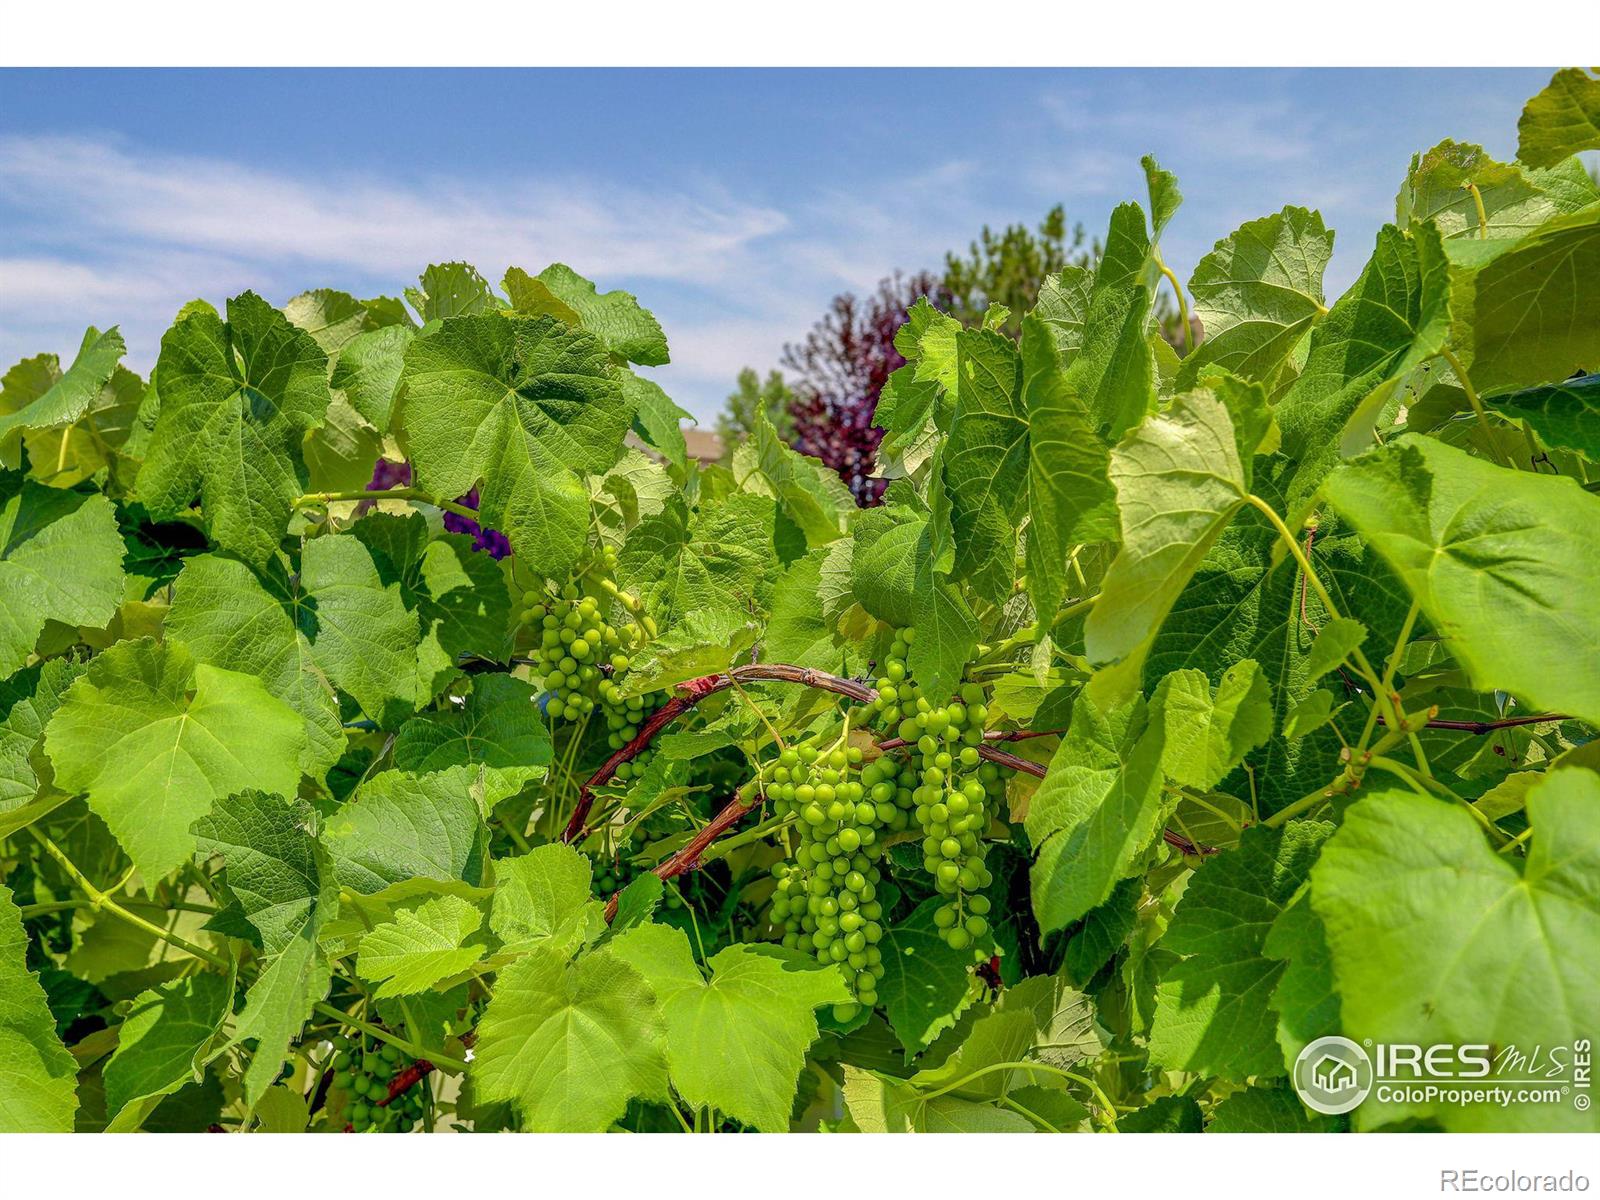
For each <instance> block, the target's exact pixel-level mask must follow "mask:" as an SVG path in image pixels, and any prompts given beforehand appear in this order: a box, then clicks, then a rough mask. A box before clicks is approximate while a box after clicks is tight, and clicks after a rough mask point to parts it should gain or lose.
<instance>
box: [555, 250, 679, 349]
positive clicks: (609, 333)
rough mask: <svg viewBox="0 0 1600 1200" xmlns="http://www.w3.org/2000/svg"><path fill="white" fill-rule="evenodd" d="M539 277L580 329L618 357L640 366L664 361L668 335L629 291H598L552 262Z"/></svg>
mask: <svg viewBox="0 0 1600 1200" xmlns="http://www.w3.org/2000/svg"><path fill="white" fill-rule="evenodd" d="M538 280H539V282H540V283H542V284H544V285H545V287H546V288H548V289H549V290H550V294H551V295H553V296H555V297H556V298H557V299H558V300H560V301H561V302H562V303H563V304H565V305H566V306H567V307H568V308H570V309H571V310H572V311H573V312H575V313H577V314H578V320H579V322H580V323H581V325H582V327H583V329H584V330H585V331H586V332H588V333H591V334H593V335H594V336H595V337H596V338H598V339H599V340H600V343H601V344H602V345H603V346H605V348H606V349H607V350H609V351H611V353H612V354H615V355H616V356H617V357H619V358H622V359H626V360H627V361H628V362H631V363H638V364H639V365H640V366H643V367H660V366H664V365H665V364H666V362H667V336H666V334H664V333H662V332H661V325H660V324H659V323H658V322H657V321H656V319H655V317H653V316H651V315H650V313H649V311H648V310H646V309H644V308H642V307H640V304H639V301H638V300H637V299H636V298H635V297H634V296H633V295H632V294H631V293H629V292H623V291H614V292H606V293H604V294H601V293H600V292H599V291H598V290H597V289H596V288H595V285H594V284H592V283H590V282H589V281H588V280H587V279H585V278H584V277H583V276H582V275H579V274H578V273H577V272H576V271H574V270H573V269H572V268H571V267H569V266H567V265H565V264H564V263H551V264H550V265H549V266H548V267H546V268H545V269H544V270H542V271H540V272H539V274H538Z"/></svg>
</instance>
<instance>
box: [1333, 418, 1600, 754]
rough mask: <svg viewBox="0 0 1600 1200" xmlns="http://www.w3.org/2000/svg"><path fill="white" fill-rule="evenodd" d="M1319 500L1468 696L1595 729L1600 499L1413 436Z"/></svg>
mask: <svg viewBox="0 0 1600 1200" xmlns="http://www.w3.org/2000/svg"><path fill="white" fill-rule="evenodd" d="M1326 494H1327V497H1328V499H1329V501H1330V502H1331V503H1332V504H1333V505H1334V507H1336V508H1337V509H1338V510H1339V511H1340V512H1341V513H1342V514H1343V515H1344V516H1345V517H1346V518H1347V519H1348V520H1349V521H1350V522H1351V523H1352V524H1353V525H1354V526H1355V527H1356V529H1358V530H1359V531H1360V532H1361V534H1362V536H1364V537H1365V538H1366V539H1367V540H1368V541H1369V542H1371V543H1372V545H1373V546H1374V547H1375V548H1376V549H1377V551H1378V552H1379V553H1380V554H1381V555H1382V556H1383V557H1384V559H1385V560H1387V561H1388V563H1389V565H1390V566H1391V567H1393V568H1394V570H1395V572H1396V574H1398V575H1399V576H1400V578H1401V579H1402V580H1403V581H1404V583H1405V585H1406V587H1407V588H1408V589H1409V590H1410V592H1411V594H1412V595H1413V596H1414V597H1415V598H1416V601H1417V603H1418V604H1419V605H1420V606H1421V607H1422V611H1423V614H1424V615H1425V616H1426V617H1427V618H1428V621H1429V623H1430V624H1431V625H1432V626H1433V628H1434V629H1435V630H1436V631H1437V632H1438V634H1439V636H1440V637H1441V638H1443V639H1444V640H1445V641H1446V642H1447V643H1448V644H1449V646H1450V648H1451V651H1452V652H1453V653H1454V654H1455V656H1456V658H1457V660H1458V661H1459V662H1460V663H1461V664H1462V666H1463V667H1464V668H1465V669H1466V671H1467V673H1468V675H1469V676H1470V677H1471V680H1472V683H1473V686H1474V687H1476V688H1478V689H1479V690H1481V691H1490V690H1493V689H1495V688H1499V689H1502V690H1504V691H1508V692H1512V693H1513V694H1515V695H1517V696H1519V697H1521V698H1522V699H1523V700H1525V701H1527V702H1528V703H1530V704H1533V705H1536V706H1540V707H1544V708H1548V709H1555V710H1559V711H1564V712H1570V713H1572V714H1574V715H1575V716H1578V717H1581V718H1582V719H1583V720H1585V721H1588V722H1589V723H1590V724H1600V675H1597V674H1596V673H1595V671H1594V670H1592V664H1593V662H1594V661H1595V658H1596V656H1597V655H1600V595H1597V593H1596V592H1595V589H1594V587H1593V580H1594V579H1595V577H1596V575H1597V574H1600V550H1597V549H1596V545H1595V542H1594V539H1593V538H1592V537H1590V536H1589V533H1588V531H1589V530H1590V529H1593V528H1594V527H1595V524H1596V522H1600V498H1596V497H1595V496H1592V495H1590V494H1589V493H1587V492H1585V491H1584V490H1583V489H1582V488H1580V487H1579V486H1578V485H1577V484H1576V483H1575V482H1574V481H1572V480H1570V479H1562V478H1557V477H1552V476H1547V475H1535V474H1533V473H1532V472H1528V471H1510V470H1506V469H1505V468H1502V467H1497V466H1494V465H1492V464H1490V463H1486V462H1483V461H1481V460H1480V459H1476V458H1473V457H1471V456H1470V455H1468V454H1467V453H1466V452H1464V451H1461V450H1456V449H1454V448H1453V447H1450V446H1446V445H1444V444H1443V443H1442V442H1438V441H1435V440H1433V439H1432V438H1424V437H1417V436H1415V435H1409V436H1406V437H1403V438H1400V439H1397V440H1395V441H1392V442H1390V443H1389V444H1388V445H1387V446H1385V447H1384V448H1383V449H1381V450H1376V451H1373V452H1372V453H1371V454H1369V455H1367V456H1366V457H1364V458H1362V459H1360V460H1358V461H1357V462H1354V463H1351V464H1350V465H1348V466H1346V467H1345V468H1344V469H1343V470H1341V471H1338V472H1336V473H1335V474H1334V475H1333V476H1331V477H1330V478H1329V480H1328V483H1327V485H1326Z"/></svg>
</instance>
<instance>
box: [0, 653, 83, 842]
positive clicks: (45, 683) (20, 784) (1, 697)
mask: <svg viewBox="0 0 1600 1200" xmlns="http://www.w3.org/2000/svg"><path fill="white" fill-rule="evenodd" d="M81 674H83V665H82V664H81V663H76V662H73V661H71V660H69V659H64V658H52V659H50V660H49V661H48V662H44V663H40V664H39V665H38V666H36V667H29V668H28V669H27V670H25V671H19V672H18V673H17V674H15V675H13V676H12V677H11V678H10V679H8V680H6V681H5V682H4V683H3V684H0V710H3V711H4V714H5V715H4V716H3V717H0V813H7V812H16V811H17V810H19V809H21V808H22V807H23V806H24V805H26V804H27V803H28V802H29V801H30V800H32V799H33V798H34V797H35V796H36V795H38V793H39V791H40V790H41V788H43V787H45V786H46V785H47V784H48V783H49V782H50V781H51V771H50V762H49V760H48V759H46V758H45V757H44V755H43V754H42V753H40V748H39V744H40V742H41V741H42V740H43V739H44V727H45V725H46V724H48V723H49V721H50V718H51V717H52V716H54V715H55V711H56V709H57V708H59V707H60V706H61V697H62V696H63V695H64V694H65V693H66V690H67V688H68V687H70V686H71V685H72V681H73V680H74V679H76V678H77V677H78V676H79V675H81ZM5 836H9V835H8V834H0V837H5Z"/></svg>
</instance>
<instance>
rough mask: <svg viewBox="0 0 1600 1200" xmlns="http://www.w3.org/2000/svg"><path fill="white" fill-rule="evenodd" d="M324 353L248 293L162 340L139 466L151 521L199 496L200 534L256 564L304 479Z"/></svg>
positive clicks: (320, 405) (321, 407) (323, 385)
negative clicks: (156, 391) (152, 418)
mask: <svg viewBox="0 0 1600 1200" xmlns="http://www.w3.org/2000/svg"><path fill="white" fill-rule="evenodd" d="M327 362H328V360H327V356H326V355H325V354H323V352H322V350H321V349H320V348H318V346H317V343H316V342H315V340H313V339H312V337H311V335H310V334H308V333H306V332H305V331H304V330H300V329H296V328H295V327H294V326H293V325H291V324H290V323H289V321H288V320H287V319H286V318H285V317H284V315H283V314H282V313H280V312H278V310H277V309H275V308H273V307H272V306H271V305H269V304H268V303H267V302H266V301H265V300H263V299H261V297H260V296H257V295H256V294H255V293H254V292H245V293H244V294H243V295H241V296H236V297H234V298H233V299H232V300H230V301H228V320H227V322H226V323H224V322H223V321H222V320H221V319H220V318H219V317H218V316H217V314H216V313H214V312H210V311H205V310H197V311H194V312H191V313H189V315H187V316H185V317H183V318H182V319H181V320H179V321H178V323H177V324H176V325H174V326H173V327H172V328H171V329H169V330H168V331H167V333H166V335H165V336H164V337H162V339H161V357H160V359H159V360H158V361H157V363H156V371H157V373H158V374H159V375H160V380H161V383H160V387H161V412H160V416H159V417H157V419H156V426H155V430H154V432H153V433H152V434H151V439H150V447H149V450H148V452H147V454H146V456H145V460H144V466H143V467H142V468H141V469H140V471H139V480H138V489H139V495H140V497H141V499H143V501H144V503H145V504H146V505H147V506H148V507H149V509H150V511H151V513H152V514H154V515H155V516H156V517H158V518H171V517H177V516H179V515H181V514H182V513H183V512H184V511H185V510H186V509H188V507H189V505H190V503H191V502H192V501H193V500H194V499H195V496H196V495H197V494H198V496H199V498H200V508H201V512H202V514H203V515H204V518H205V523H206V530H207V532H208V533H209V534H210V535H211V539H212V541H214V542H216V543H217V544H218V545H219V546H221V547H222V548H223V549H225V550H230V551H232V552H233V553H235V554H237V555H239V557H241V558H243V559H245V560H246V561H247V562H250V563H253V564H256V565H261V564H263V563H265V562H266V561H267V560H268V559H269V558H270V557H271V556H272V555H273V553H274V552H275V551H276V550H277V549H278V543H279V542H280V541H281V540H282V538H283V535H284V532H285V531H286V530H287V529H288V526H289V512H290V506H291V504H292V503H293V501H294V499H295V498H296V497H297V496H299V495H300V494H301V493H302V492H303V491H304V490H305V485H306V483H307V476H306V467H305V461H304V458H303V455H302V452H301V443H302V440H303V439H304V436H305V434H306V432H307V431H308V430H311V429H314V428H315V427H316V426H318V425H320V424H321V423H322V421H323V417H324V414H325V413H326V411H327V408H328V403H329V401H330V399H331V397H330V395H329V392H328V375H327Z"/></svg>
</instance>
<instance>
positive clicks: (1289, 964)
mask: <svg viewBox="0 0 1600 1200" xmlns="http://www.w3.org/2000/svg"><path fill="white" fill-rule="evenodd" d="M1261 952H1262V953H1263V954H1265V955H1266V956H1267V957H1268V958H1277V959H1283V960H1284V962H1285V966H1284V969H1283V974H1281V975H1280V976H1278V985H1277V986H1276V987H1275V988H1273V989H1272V999H1271V1001H1270V1003H1271V1005H1272V1007H1273V1008H1274V1009H1275V1010H1276V1011H1277V1013H1278V1045H1279V1046H1280V1047H1281V1048H1282V1049H1283V1065H1284V1068H1285V1069H1286V1070H1292V1069H1293V1067H1294V1061H1295V1059H1296V1058H1298V1057H1299V1056H1300V1051H1301V1050H1303V1049H1305V1047H1306V1044H1307V1043H1308V1042H1312V1041H1315V1040H1316V1039H1317V1038H1319V1037H1326V1036H1327V1035H1328V1034H1331V1033H1337V1032H1338V1031H1339V993H1338V991H1337V989H1336V988H1335V987H1334V983H1333V960H1332V959H1330V958H1329V957H1328V939H1327V935H1326V934H1325V933H1324V931H1323V928H1322V922H1321V921H1320V920H1318V919H1317V914H1316V912H1315V911H1314V910H1313V909H1312V907H1311V891H1310V889H1309V888H1305V887H1303V888H1301V889H1300V891H1299V892H1298V893H1297V894H1296V895H1295V897H1294V899H1293V900H1291V901H1290V902H1289V903H1288V904H1286V905H1284V907H1283V911H1282V912H1281V913H1279V914H1278V919H1277V920H1275V921H1274V922H1273V923H1272V928H1271V929H1269V930H1268V931H1267V940H1266V941H1265V942H1264V943H1262V947H1261Z"/></svg>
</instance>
